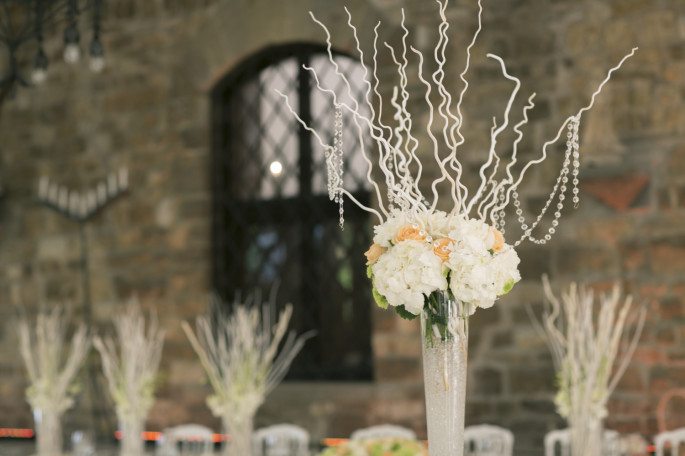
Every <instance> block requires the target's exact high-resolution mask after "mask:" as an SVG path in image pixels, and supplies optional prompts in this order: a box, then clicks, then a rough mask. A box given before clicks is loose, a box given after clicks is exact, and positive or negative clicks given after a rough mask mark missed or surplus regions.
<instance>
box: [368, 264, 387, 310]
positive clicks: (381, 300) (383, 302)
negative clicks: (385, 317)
mask: <svg viewBox="0 0 685 456" xmlns="http://www.w3.org/2000/svg"><path fill="white" fill-rule="evenodd" d="M371 266H372V265H371V264H370V265H368V266H367V267H366V276H367V277H368V278H369V279H371V286H372V290H371V293H372V294H373V299H374V301H376V305H377V306H378V307H380V308H381V309H387V308H388V300H387V299H385V296H383V295H382V294H380V293H379V292H378V289H377V288H376V281H375V280H374V276H373V269H371Z"/></svg>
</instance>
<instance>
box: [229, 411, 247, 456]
mask: <svg viewBox="0 0 685 456" xmlns="http://www.w3.org/2000/svg"><path fill="white" fill-rule="evenodd" d="M222 421H223V427H224V433H225V434H228V435H230V439H227V440H224V443H223V446H222V450H221V455H222V456H252V430H253V417H247V418H245V419H241V420H236V417H235V416H228V417H224V418H223V420H222Z"/></svg>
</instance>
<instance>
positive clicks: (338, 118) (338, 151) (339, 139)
mask: <svg viewBox="0 0 685 456" xmlns="http://www.w3.org/2000/svg"><path fill="white" fill-rule="evenodd" d="M334 144H335V145H336V147H335V149H334V152H335V155H334V156H333V157H332V161H333V163H334V167H335V171H336V175H335V178H336V180H337V182H338V186H337V188H335V195H334V198H335V202H336V203H338V213H339V214H340V221H339V225H340V229H345V217H344V213H345V210H344V209H343V190H342V189H343V168H344V161H343V117H342V108H341V107H340V105H336V106H335V132H334ZM329 191H330V190H329Z"/></svg>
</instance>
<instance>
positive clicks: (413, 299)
mask: <svg viewBox="0 0 685 456" xmlns="http://www.w3.org/2000/svg"><path fill="white" fill-rule="evenodd" d="M442 269H443V266H442V261H441V260H440V258H438V257H437V256H435V254H434V253H433V247H432V245H431V244H429V243H427V242H422V241H412V240H407V241H402V242H400V243H399V244H397V245H396V246H394V247H393V248H391V249H390V250H388V251H387V252H386V253H385V254H383V255H381V257H380V258H379V259H378V261H376V263H374V265H373V266H372V271H373V274H374V279H375V281H374V283H375V285H376V289H377V290H378V292H379V293H380V294H381V295H383V296H384V297H385V299H387V300H388V304H390V305H391V306H400V305H403V306H404V307H405V309H406V310H407V311H408V312H411V313H413V314H414V315H418V314H419V313H420V312H421V309H423V304H424V296H428V295H430V294H431V293H432V292H434V291H436V290H445V289H447V279H446V278H445V276H444V275H443V273H442Z"/></svg>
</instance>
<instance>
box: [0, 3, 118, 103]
mask: <svg viewBox="0 0 685 456" xmlns="http://www.w3.org/2000/svg"><path fill="white" fill-rule="evenodd" d="M103 2H104V0H0V43H2V45H4V47H5V51H6V55H7V60H6V62H5V63H2V62H0V94H3V95H7V94H8V93H11V92H12V91H14V90H15V88H16V87H17V86H24V87H27V86H31V85H37V84H41V83H43V82H44V81H45V80H46V78H47V71H48V65H49V59H48V57H47V55H46V53H45V50H44V47H43V41H44V39H45V34H46V33H52V32H54V31H55V30H62V31H63V36H64V38H63V39H64V52H63V57H64V60H65V61H66V62H67V63H70V64H73V63H76V62H78V61H79V60H80V58H81V45H80V42H81V33H80V31H79V17H80V15H81V14H82V13H84V12H85V11H86V10H92V22H91V26H92V40H91V42H90V47H89V52H88V53H89V57H90V61H89V66H90V68H91V70H93V71H94V72H100V71H102V69H103V68H104V67H105V58H104V55H105V54H104V46H103V45H102V42H101V41H100V32H101V19H102V6H103ZM30 52H33V56H32V57H30V55H31V54H29V53H30ZM27 61H30V63H27ZM27 74H28V75H29V76H27Z"/></svg>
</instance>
